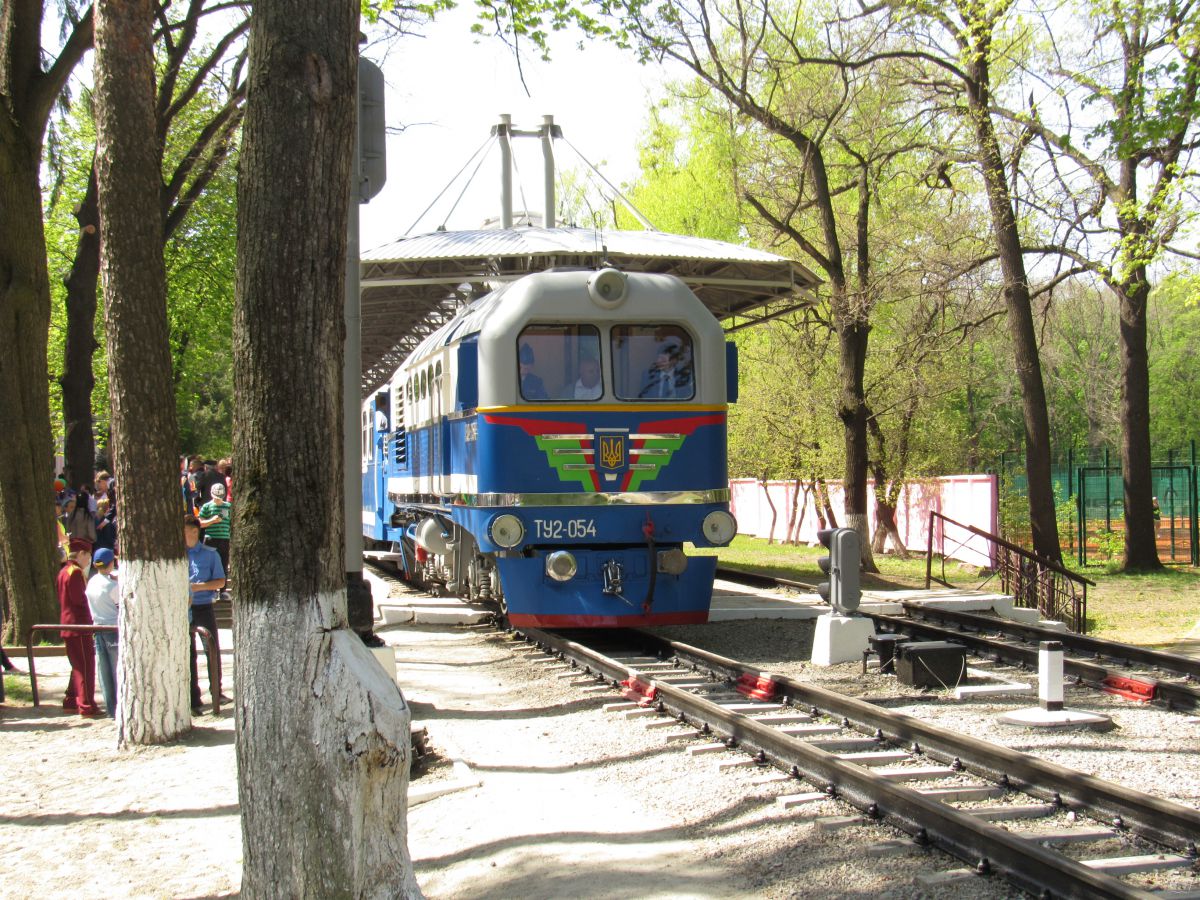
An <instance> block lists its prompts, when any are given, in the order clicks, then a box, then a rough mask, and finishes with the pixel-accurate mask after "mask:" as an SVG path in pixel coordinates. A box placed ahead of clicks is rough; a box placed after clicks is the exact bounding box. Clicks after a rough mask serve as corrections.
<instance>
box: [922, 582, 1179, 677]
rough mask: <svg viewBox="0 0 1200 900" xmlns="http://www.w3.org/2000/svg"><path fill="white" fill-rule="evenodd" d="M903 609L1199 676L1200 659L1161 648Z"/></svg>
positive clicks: (943, 612) (963, 613)
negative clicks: (1168, 651)
mask: <svg viewBox="0 0 1200 900" xmlns="http://www.w3.org/2000/svg"><path fill="white" fill-rule="evenodd" d="M904 609H905V611H906V612H908V613H909V614H910V615H911V614H916V615H920V616H922V617H923V618H939V619H942V620H943V621H946V622H953V623H955V624H957V625H966V626H968V627H971V628H977V629H979V630H981V631H986V630H992V631H999V632H1001V633H1003V634H1007V635H1013V636H1015V637H1019V638H1021V639H1023V640H1028V641H1058V642H1059V643H1061V644H1062V645H1063V647H1065V648H1067V649H1068V650H1072V651H1075V652H1077V653H1091V654H1093V655H1095V656H1104V657H1107V658H1109V659H1113V660H1118V661H1124V662H1128V663H1131V664H1132V663H1137V664H1139V665H1145V666H1153V667H1155V668H1158V669H1163V670H1164V671H1167V672H1175V673H1178V674H1179V675H1187V676H1190V677H1192V678H1200V658H1197V657H1193V656H1184V655H1182V654H1179V653H1166V652H1164V651H1162V650H1151V649H1149V648H1147V647H1138V646H1136V645H1134V644H1123V643H1121V642H1119V641H1105V640H1101V639H1099V638H1094V637H1089V636H1088V635H1084V634H1074V633H1072V632H1069V631H1065V632H1064V631H1055V630H1054V629H1053V628H1042V627H1041V626H1039V625H1026V624H1025V623H1023V622H1011V621H1008V620H1005V619H996V618H994V617H992V616H982V615H979V614H978V613H972V612H966V611H962V610H956V609H943V608H941V607H937V606H927V605H925V604H923V603H913V602H912V601H909V600H906V601H904Z"/></svg>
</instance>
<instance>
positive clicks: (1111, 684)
mask: <svg viewBox="0 0 1200 900" xmlns="http://www.w3.org/2000/svg"><path fill="white" fill-rule="evenodd" d="M1157 687H1158V682H1157V681H1141V680H1140V679H1137V678H1126V677H1125V676H1123V675H1109V676H1108V677H1107V678H1105V679H1104V680H1103V681H1102V682H1100V690H1102V691H1104V693H1106V694H1115V695H1116V696H1118V697H1124V698H1125V699H1126V700H1136V701H1138V702H1139V703H1149V702H1150V701H1151V700H1153V699H1154V691H1155V689H1156V688H1157Z"/></svg>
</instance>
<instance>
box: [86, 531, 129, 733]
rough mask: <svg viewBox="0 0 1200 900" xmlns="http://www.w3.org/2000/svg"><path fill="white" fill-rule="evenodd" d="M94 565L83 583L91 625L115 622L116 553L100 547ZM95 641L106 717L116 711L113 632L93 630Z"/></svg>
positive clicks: (117, 589)
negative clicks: (87, 578)
mask: <svg viewBox="0 0 1200 900" xmlns="http://www.w3.org/2000/svg"><path fill="white" fill-rule="evenodd" d="M92 565H93V566H94V567H95V569H96V574H95V575H93V576H92V577H91V578H90V579H89V580H88V583H87V601H88V609H90V610H91V612H92V624H93V625H114V626H115V625H116V624H117V609H118V605H119V603H120V600H121V588H120V586H119V585H118V584H117V576H116V573H115V571H114V569H115V568H116V565H117V557H116V554H114V553H113V552H112V550H110V549H109V548H108V547H101V548H100V549H99V550H97V551H96V554H95V556H93V557H92ZM92 638H93V640H94V641H95V644H96V670H97V672H98V673H99V675H100V689H101V691H102V692H103V693H104V709H105V710H106V711H107V712H108V717H109V718H110V719H111V718H114V717H115V716H116V714H117V654H118V650H117V633H116V632H115V631H97V632H96V633H95V634H94V635H93V636H92Z"/></svg>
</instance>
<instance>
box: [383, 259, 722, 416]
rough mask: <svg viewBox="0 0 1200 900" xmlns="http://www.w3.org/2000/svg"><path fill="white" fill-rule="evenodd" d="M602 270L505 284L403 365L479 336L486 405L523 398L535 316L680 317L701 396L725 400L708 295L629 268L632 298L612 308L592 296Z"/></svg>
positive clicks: (599, 319)
mask: <svg viewBox="0 0 1200 900" xmlns="http://www.w3.org/2000/svg"><path fill="white" fill-rule="evenodd" d="M595 274H596V273H595V270H589V269H572V270H566V271H563V270H559V271H550V272H538V273H534V274H532V275H528V276H526V277H525V278H522V279H521V280H519V281H516V282H512V283H510V284H505V285H503V286H502V287H500V288H499V289H498V290H496V291H493V292H492V293H490V294H487V295H486V296H484V297H481V298H480V299H479V300H476V301H475V302H474V303H472V304H471V305H470V306H468V307H466V308H465V309H463V310H462V311H461V312H460V313H459V314H458V315H457V316H455V318H454V319H452V320H451V321H450V322H448V323H446V324H445V325H443V326H442V327H441V328H439V329H438V330H437V331H435V332H434V333H433V334H431V335H430V336H429V337H427V338H426V339H425V340H424V341H422V342H421V343H420V344H419V345H418V346H417V349H416V350H414V351H413V354H412V355H411V356H409V357H408V359H407V360H405V365H402V366H401V370H402V371H403V370H404V369H405V368H406V366H407V365H408V364H410V363H412V364H416V365H418V366H420V365H424V363H425V361H426V360H428V359H429V358H430V357H431V356H433V355H434V354H436V353H437V351H438V350H439V349H441V348H442V347H444V346H447V345H451V344H454V343H455V342H457V341H460V340H462V339H463V338H465V337H468V336H470V335H472V334H478V335H479V338H478V340H479V369H480V371H481V372H487V373H489V376H490V377H489V378H487V379H482V378H481V379H480V383H479V405H480V406H495V405H506V404H511V403H517V402H520V398H519V397H518V396H517V393H516V386H517V384H518V383H519V381H520V378H519V376H518V374H517V354H516V352H515V349H516V346H517V337H518V335H519V333H520V331H521V330H522V329H523V328H524V327H525V326H526V325H528V324H530V323H535V322H558V321H562V322H593V323H595V324H603V323H617V322H620V323H623V324H624V323H639V322H643V323H656V324H657V323H679V324H681V325H684V326H685V327H686V328H687V330H688V331H689V332H691V333H692V335H693V336H694V337H695V338H696V340H697V344H696V347H695V353H696V354H697V362H698V363H699V366H698V373H699V381H698V384H697V391H696V400H697V401H699V402H701V403H724V402H725V389H726V388H725V355H724V341H725V338H724V333H723V331H722V330H721V326H720V324H719V323H718V322H717V320H716V319H715V318H714V317H713V316H712V314H711V313H710V312H709V311H708V310H707V309H706V308H705V306H704V304H703V303H701V302H700V299H699V298H698V297H696V295H695V294H694V293H692V291H691V290H690V289H689V288H688V287H687V285H685V284H684V283H683V282H682V281H681V280H679V279H678V278H676V277H675V276H673V275H657V274H652V273H644V272H633V273H627V275H626V277H627V287H626V295H625V300H624V301H623V302H621V303H620V304H619V305H617V306H616V307H615V308H612V309H604V308H601V307H600V306H598V305H596V304H595V303H594V302H593V300H592V299H591V297H590V295H589V292H588V289H587V282H588V280H589V279H590V278H591V277H592V276H593V275H595Z"/></svg>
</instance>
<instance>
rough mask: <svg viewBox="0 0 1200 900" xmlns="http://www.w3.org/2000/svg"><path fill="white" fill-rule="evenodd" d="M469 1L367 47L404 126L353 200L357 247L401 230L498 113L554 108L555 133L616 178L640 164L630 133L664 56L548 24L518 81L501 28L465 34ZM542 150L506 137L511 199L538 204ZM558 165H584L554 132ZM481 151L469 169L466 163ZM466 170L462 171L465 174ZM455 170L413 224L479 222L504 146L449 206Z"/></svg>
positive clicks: (658, 82)
mask: <svg viewBox="0 0 1200 900" xmlns="http://www.w3.org/2000/svg"><path fill="white" fill-rule="evenodd" d="M474 16H475V11H474V9H473V6H471V5H468V6H466V7H465V8H464V7H460V8H458V9H455V10H452V11H450V12H448V13H444V14H443V15H442V16H439V18H438V20H437V21H436V22H434V23H433V24H431V25H429V26H427V27H426V28H425V29H424V36H420V37H418V36H406V37H403V38H401V39H400V40H399V41H398V42H396V43H395V44H394V45H393V46H392V47H391V49H390V50H387V52H386V55H385V48H384V47H382V46H381V45H374V46H368V47H367V48H366V49H365V50H364V52H363V55H364V56H365V57H367V58H369V59H371V60H372V61H374V62H376V63H377V64H380V65H381V67H382V68H383V71H384V78H385V81H386V85H387V88H386V95H385V105H386V117H387V123H388V126H389V127H390V128H401V127H402V128H403V129H404V130H403V131H402V132H401V133H399V134H391V135H389V137H388V142H387V153H388V161H387V166H388V170H387V184H386V185H385V186H384V188H383V190H382V191H381V192H380V193H379V194H378V195H377V196H376V197H375V198H374V199H372V200H371V201H370V203H368V204H365V205H364V206H363V207H362V209H361V235H362V236H361V242H360V246H361V247H362V248H363V250H368V249H370V248H372V247H376V246H378V245H380V244H383V243H386V242H388V241H391V240H394V239H396V238H398V237H400V236H401V235H403V234H404V233H405V232H406V231H408V229H409V228H410V227H412V226H413V224H414V222H416V221H417V220H418V218H419V217H420V216H421V214H422V212H423V211H424V210H425V208H426V207H427V206H429V204H430V203H431V202H433V200H434V198H435V197H436V196H437V195H438V193H439V192H440V191H441V190H442V189H443V188H444V187H445V186H446V185H447V184H448V183H450V181H451V179H453V178H454V176H455V174H456V173H457V172H458V171H459V170H460V169H461V168H462V167H463V166H464V165H465V164H466V163H467V161H468V159H470V157H471V156H472V154H473V153H475V151H476V150H477V149H479V147H480V145H482V144H483V143H484V141H485V140H486V139H487V137H488V135H489V132H490V129H491V127H492V126H493V125H494V124H496V123H497V122H499V118H500V114H501V113H510V114H511V115H512V117H513V126H514V127H515V128H519V129H530V130H533V129H536V128H537V127H538V126H540V125H541V123H542V117H543V116H544V115H552V116H554V121H555V124H557V125H559V126H560V127H561V128H562V132H563V137H564V138H565V139H566V140H568V141H570V142H571V144H573V145H574V146H575V147H576V148H578V150H579V152H580V153H581V154H583V156H585V157H586V158H587V159H588V160H590V161H591V162H592V163H593V164H594V165H596V166H597V167H598V168H599V169H600V170H601V171H602V172H603V173H604V175H605V177H606V178H607V179H608V180H609V181H611V182H612V183H613V184H615V185H618V186H620V185H621V184H622V182H629V181H630V180H632V179H633V178H634V177H635V176H636V174H637V143H638V140H639V138H640V135H641V133H642V131H643V129H644V126H645V124H646V122H647V118H648V115H647V114H648V110H649V107H650V104H651V103H652V102H653V100H654V99H655V98H656V97H658V96H661V94H662V90H663V88H662V85H663V83H664V80H665V79H666V78H667V77H668V73H667V71H666V70H664V68H663V67H661V66H657V65H650V66H642V65H639V64H638V62H637V61H636V59H635V58H634V56H633V53H632V52H631V51H627V50H619V49H617V48H616V47H614V46H611V45H609V44H606V43H603V42H601V41H589V42H586V43H584V44H583V47H582V49H580V48H579V47H578V46H577V44H578V38H577V37H571V36H569V35H568V34H567V33H562V34H559V35H554V36H553V40H552V45H551V61H550V62H549V63H544V62H542V61H541V60H540V59H538V58H537V57H536V54H535V53H533V52H529V53H523V54H522V61H521V65H522V67H523V69H524V74H525V84H526V85H527V86H528V89H529V93H528V94H526V91H525V88H524V87H523V86H522V84H521V79H520V74H519V72H518V67H517V63H516V60H515V58H514V56H513V53H512V51H511V50H510V49H509V48H508V47H506V46H505V45H504V44H503V43H501V41H500V40H499V39H498V38H491V37H488V38H485V37H479V36H476V35H472V34H471V33H470V26H471V22H472V21H473V20H474ZM541 154H542V151H541V144H540V142H539V141H538V140H537V139H536V138H523V139H518V140H515V141H514V155H515V157H516V162H517V168H518V169H519V176H520V182H521V184H522V185H523V187H524V195H525V202H524V203H522V200H521V191H520V189H519V187H518V183H517V180H518V173H514V180H513V204H514V206H515V207H516V208H518V209H520V208H522V207H525V208H528V209H530V210H535V211H540V210H541V209H542V205H543V197H542V155H541ZM555 156H556V160H557V162H558V165H559V168H560V169H562V168H576V169H578V168H582V164H581V163H580V162H579V160H578V158H577V157H576V156H575V154H574V152H573V151H572V150H570V148H568V147H566V146H565V145H563V144H562V142H558V143H557V144H556V147H555ZM477 162H478V159H476V160H475V162H473V163H472V164H471V166H470V167H469V168H468V169H467V173H465V174H469V173H470V171H471V169H472V168H474V166H475V164H476V163H477ZM465 174H464V179H465ZM463 183H464V180H463V179H460V180H459V181H458V182H456V183H455V186H454V187H453V188H452V189H451V190H449V191H447V192H446V194H445V196H443V198H442V199H441V200H440V201H439V202H438V203H437V204H436V205H435V206H434V208H433V209H432V210H431V211H430V213H429V215H427V216H425V217H424V218H422V219H421V220H420V222H419V223H418V224H417V226H416V227H415V228H413V230H412V234H414V235H415V234H425V233H427V232H430V231H433V230H435V229H436V228H437V227H438V226H439V225H441V224H443V223H444V224H446V226H447V228H449V229H450V230H465V229H471V228H478V227H480V225H481V224H482V222H483V220H484V219H485V218H487V217H488V216H496V215H498V214H499V208H500V157H499V151H498V149H497V148H496V147H494V146H493V147H492V149H491V150H490V151H489V153H488V156H487V158H486V159H485V160H484V161H483V163H482V165H481V167H480V168H479V170H478V172H477V174H476V175H475V177H474V179H473V180H472V181H471V184H470V187H469V188H467V190H466V192H465V194H464V195H463V197H462V200H461V201H460V202H459V203H458V205H457V207H455V208H454V211H453V214H451V208H452V207H453V206H454V201H455V198H456V197H457V196H458V194H459V192H460V191H461V190H462V185H463Z"/></svg>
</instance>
